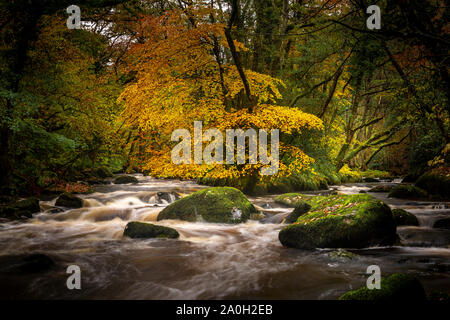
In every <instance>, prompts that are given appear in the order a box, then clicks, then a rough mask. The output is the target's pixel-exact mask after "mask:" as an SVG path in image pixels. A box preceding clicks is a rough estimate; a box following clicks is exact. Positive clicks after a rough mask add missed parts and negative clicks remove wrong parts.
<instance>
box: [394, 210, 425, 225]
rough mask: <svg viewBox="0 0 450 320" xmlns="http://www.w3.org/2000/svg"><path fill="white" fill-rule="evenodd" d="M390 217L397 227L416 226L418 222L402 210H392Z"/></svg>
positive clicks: (413, 216) (410, 214) (414, 217)
mask: <svg viewBox="0 0 450 320" xmlns="http://www.w3.org/2000/svg"><path fill="white" fill-rule="evenodd" d="M392 216H393V217H394V220H395V223H396V224H397V226H418V225H419V220H417V218H416V216H415V215H413V214H412V213H409V212H408V211H406V210H403V209H393V210H392Z"/></svg>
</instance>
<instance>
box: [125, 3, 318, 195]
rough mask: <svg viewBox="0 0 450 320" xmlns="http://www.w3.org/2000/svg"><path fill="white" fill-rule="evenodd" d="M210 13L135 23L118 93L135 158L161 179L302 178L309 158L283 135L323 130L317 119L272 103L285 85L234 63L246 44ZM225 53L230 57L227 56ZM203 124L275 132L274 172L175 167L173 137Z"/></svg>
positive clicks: (172, 14)
mask: <svg viewBox="0 0 450 320" xmlns="http://www.w3.org/2000/svg"><path fill="white" fill-rule="evenodd" d="M214 16H215V11H214V10H213V9H210V8H205V7H198V8H189V9H186V10H177V9H174V10H171V11H168V12H166V13H165V14H164V15H161V16H146V17H143V18H142V19H141V23H140V28H139V34H138V39H139V41H138V42H136V43H135V44H134V46H133V47H132V48H131V50H130V53H129V57H128V59H129V61H130V64H129V68H130V69H129V71H130V72H132V73H134V74H135V80H134V81H133V82H132V83H130V84H129V85H128V86H127V87H126V88H125V90H124V91H123V93H122V94H121V96H120V98H119V99H120V101H122V102H123V103H124V104H125V108H124V112H123V118H124V119H125V121H126V123H127V124H128V125H129V126H130V127H132V128H135V130H137V131H138V132H139V137H140V139H139V141H138V145H136V146H135V150H136V152H135V154H133V155H132V156H134V158H133V160H134V162H135V164H136V166H137V167H138V168H139V169H142V170H145V171H147V172H149V173H150V174H151V175H154V176H159V177H177V178H185V179H191V178H210V179H245V178H250V181H251V182H250V185H251V187H252V186H254V185H255V183H256V182H257V181H258V180H260V179H274V178H276V177H279V176H289V175H291V174H294V173H300V172H302V170H305V169H307V168H308V167H309V165H310V163H312V162H313V159H312V158H310V157H309V156H307V155H306V154H305V153H303V152H302V150H300V149H298V148H297V147H294V146H293V145H290V144H289V143H288V142H286V141H289V140H290V139H289V136H290V135H293V134H298V133H299V132H301V131H303V130H307V129H319V130H320V129H322V122H321V120H320V119H319V118H317V117H315V116H314V115H312V114H308V113H305V112H302V111H301V110H300V109H298V108H295V107H293V108H290V107H283V106H277V105H276V103H277V100H279V99H281V93H280V91H279V88H280V86H283V85H284V84H283V82H282V81H281V80H279V79H276V78H273V77H271V76H269V75H264V74H261V73H257V72H254V71H251V70H246V69H244V68H242V66H241V65H240V61H239V59H240V54H241V52H243V51H245V50H247V49H246V48H245V46H244V45H243V44H242V43H240V42H238V41H236V40H233V39H232V37H231V30H232V26H233V13H232V14H231V16H232V17H231V18H230V23H229V24H228V25H224V24H221V23H218V22H215V21H216V20H215V18H214ZM230 52H231V57H230ZM194 121H202V124H203V128H204V129H209V128H217V129H218V130H220V131H221V132H223V133H224V132H225V131H226V130H227V129H243V130H247V129H250V128H253V129H266V130H271V129H278V130H279V131H280V134H281V142H280V155H281V159H280V163H279V170H278V172H277V174H276V175H274V176H271V177H261V176H260V173H259V168H260V167H261V166H262V164H261V163H258V164H250V163H248V162H247V163H246V164H232V165H230V164H224V163H215V164H206V163H202V164H174V163H173V162H172V161H171V150H172V148H173V147H174V146H175V143H174V142H173V141H171V136H172V132H173V131H174V130H176V129H180V128H190V129H189V130H190V131H191V132H193V123H194Z"/></svg>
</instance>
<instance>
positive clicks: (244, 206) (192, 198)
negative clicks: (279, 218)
mask: <svg viewBox="0 0 450 320" xmlns="http://www.w3.org/2000/svg"><path fill="white" fill-rule="evenodd" d="M256 212H257V210H256V209H255V207H254V206H253V204H252V203H251V202H250V201H248V199H247V198H246V197H245V195H244V194H243V193H242V192H241V191H239V190H237V189H235V188H230V187H215V188H208V189H203V190H200V191H197V192H195V193H193V194H191V195H189V196H187V197H184V198H182V199H180V200H177V201H175V202H174V203H172V204H170V205H169V206H167V207H166V208H164V210H162V211H161V212H160V214H159V215H158V220H164V219H179V220H185V221H192V222H194V221H199V220H203V221H207V222H215V223H240V222H245V221H247V220H248V219H249V217H250V214H252V213H256Z"/></svg>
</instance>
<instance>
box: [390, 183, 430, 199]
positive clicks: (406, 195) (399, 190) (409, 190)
mask: <svg viewBox="0 0 450 320" xmlns="http://www.w3.org/2000/svg"><path fill="white" fill-rule="evenodd" d="M389 197H390V198H399V199H424V198H426V197H427V192H426V191H425V190H422V189H420V188H417V187H414V186H410V185H400V186H397V187H395V188H392V190H391V191H390V192H389Z"/></svg>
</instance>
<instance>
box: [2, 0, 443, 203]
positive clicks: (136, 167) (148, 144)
mask: <svg viewBox="0 0 450 320" xmlns="http://www.w3.org/2000/svg"><path fill="white" fill-rule="evenodd" d="M72 4H76V5H78V6H79V7H80V8H81V20H82V28H81V29H68V28H67V26H66V20H67V18H68V14H67V13H66V8H67V7H68V6H69V5H72ZM371 4H377V5H378V6H380V8H381V12H382V13H381V19H382V20H381V21H382V22H381V24H382V27H381V29H380V30H369V29H368V28H367V27H366V20H367V18H368V16H369V15H368V14H367V13H366V9H367V7H368V6H369V5H371ZM448 21H449V8H448V6H447V5H446V2H445V1H440V0H436V1H419V0H417V1H416V0H398V1H375V0H374V1H349V0H342V1H340V0H328V1H326V0H320V1H319V0H209V1H201V0H190V1H186V0H177V1H175V0H158V1H155V0H149V1H137V0H129V1H126V0H104V1H102V0H78V1H76V3H69V2H68V1H58V0H41V1H32V0H30V1H15V0H11V1H4V0H2V1H1V4H0V75H1V76H0V163H1V170H2V173H1V175H0V179H1V181H0V188H1V193H2V194H10V195H19V194H36V193H41V192H44V191H45V190H49V189H52V188H53V189H55V188H60V189H67V188H69V189H70V188H72V190H83V186H84V184H82V185H77V184H76V182H77V181H90V182H92V183H95V179H102V178H104V177H106V176H108V175H109V174H110V172H124V171H125V172H143V173H146V174H149V175H153V176H157V177H164V178H182V179H199V180H200V181H201V182H204V183H208V184H215V185H231V186H236V187H239V188H240V189H242V190H244V191H247V192H275V191H288V190H294V189H297V190H304V189H319V188H323V187H324V186H326V185H327V184H336V183H341V182H346V181H358V180H360V179H363V178H364V177H365V178H368V177H374V176H377V177H380V176H383V175H387V174H391V175H407V174H409V176H410V178H411V179H412V180H415V179H416V178H417V177H419V176H420V175H421V174H423V173H426V172H430V171H432V172H437V173H439V174H443V175H448V172H449V170H448V160H449V153H450V152H449V151H450V150H449V124H450V120H449V107H448V102H449V92H450V91H449V88H450V78H449V63H448V61H449V43H450V39H449V37H448V33H449V29H450V26H449V22H448ZM195 120H199V121H203V123H204V127H205V128H207V127H211V128H213V127H214V128H219V129H220V130H224V129H225V128H250V127H253V128H268V129H269V128H280V131H281V136H280V140H281V142H282V145H281V146H282V149H281V153H280V157H281V160H280V171H279V173H278V174H277V175H276V176H273V177H262V176H258V174H257V173H258V167H257V166H249V165H209V166H207V165H198V166H184V165H183V166H175V165H173V164H172V163H171V162H170V150H171V148H172V147H173V146H174V144H175V143H174V142H172V141H171V140H170V138H171V136H170V135H171V132H172V131H173V130H175V129H177V128H191V127H192V124H193V121H195ZM387 172H388V173H387ZM77 188H78V189H77ZM69 191H70V190H69Z"/></svg>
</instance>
